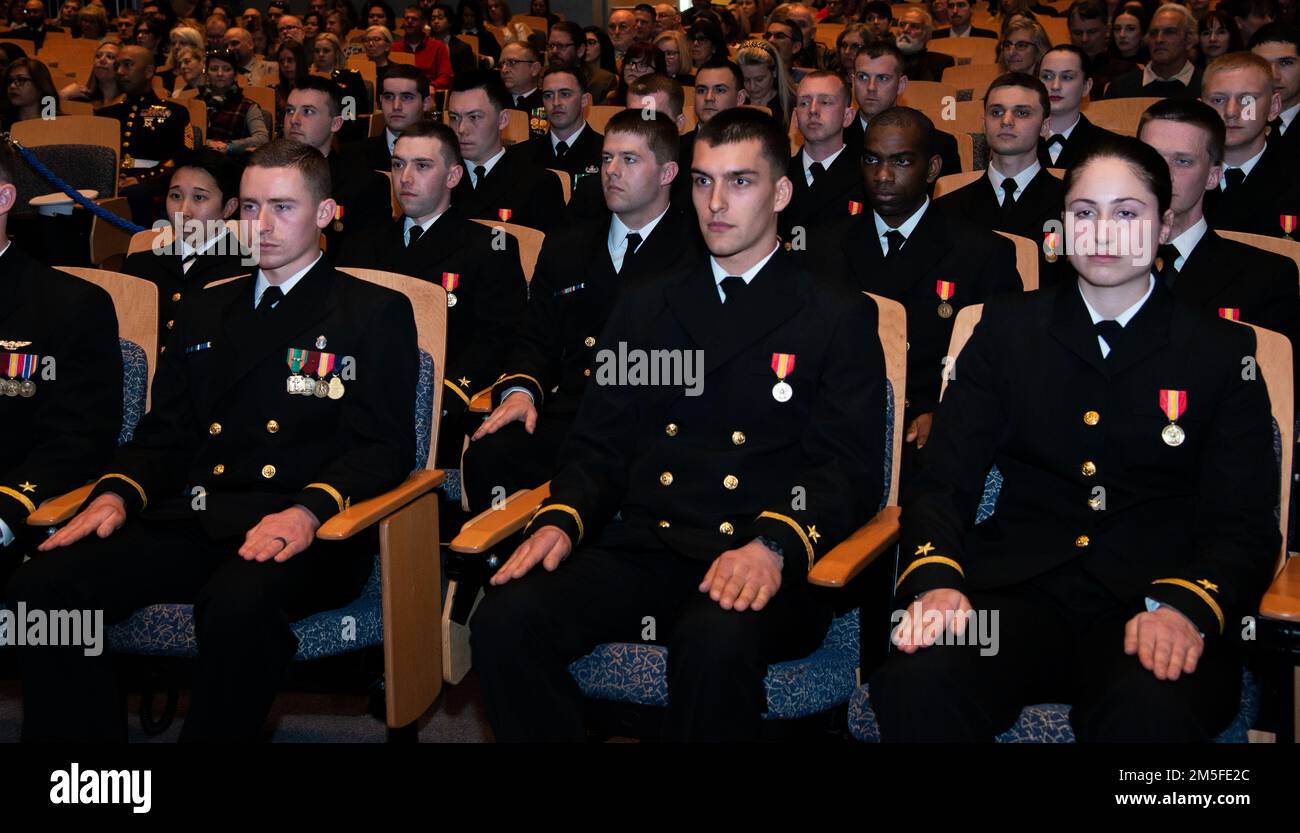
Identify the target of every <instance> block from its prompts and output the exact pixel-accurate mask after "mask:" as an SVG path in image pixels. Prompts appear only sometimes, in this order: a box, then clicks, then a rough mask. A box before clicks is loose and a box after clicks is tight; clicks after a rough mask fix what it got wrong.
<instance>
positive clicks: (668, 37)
mask: <svg viewBox="0 0 1300 833" xmlns="http://www.w3.org/2000/svg"><path fill="white" fill-rule="evenodd" d="M655 48H656V49H658V50H659V51H660V52H662V53H663V55H664V67H665V68H666V69H667V74H668V76H669V77H671V78H675V79H677V82H678V83H679V84H683V85H686V84H694V83H695V63H694V62H693V61H692V60H691V44H690V42H689V41H688V40H687V39H686V33H685V32H683V31H682V30H681V29H669V30H667V31H664V32H660V33H659V35H658V36H657V37H656V38H655Z"/></svg>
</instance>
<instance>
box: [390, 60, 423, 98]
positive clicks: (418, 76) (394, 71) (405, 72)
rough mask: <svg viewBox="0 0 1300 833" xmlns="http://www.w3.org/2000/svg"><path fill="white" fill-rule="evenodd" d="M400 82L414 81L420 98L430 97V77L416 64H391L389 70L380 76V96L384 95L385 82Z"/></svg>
mask: <svg viewBox="0 0 1300 833" xmlns="http://www.w3.org/2000/svg"><path fill="white" fill-rule="evenodd" d="M390 78H392V79H394V80H400V81H414V82H415V89H416V90H418V91H419V93H420V98H427V97H428V96H429V76H427V75H425V74H424V72H423V71H421V70H420V69H419V68H418V67H417V66H415V65H414V64H398V63H393V62H391V61H390V62H389V64H388V68H387V69H385V70H384V72H383V74H382V75H380V76H379V94H380V95H383V94H384V82H385V81H387V80H388V79H390Z"/></svg>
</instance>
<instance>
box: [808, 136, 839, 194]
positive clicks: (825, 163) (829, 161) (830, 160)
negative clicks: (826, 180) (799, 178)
mask: <svg viewBox="0 0 1300 833" xmlns="http://www.w3.org/2000/svg"><path fill="white" fill-rule="evenodd" d="M844 147H845V146H844V145H840V149H839V150H837V151H835V152H834V153H832V154H831V155H830V156H827V157H826V158H825V159H821V160H816V159H813V158H812V157H811V156H809V155H808V148H807V146H805V147H804V149H803V150H801V151H799V155H800V157H802V158H801V160H800V161H802V162H803V175H804V180H805V181H806V182H807V183H808V184H809V185H812V184H813V175H812V172H811V171H810V170H809V169H810V168H811V167H812V164H813V162H817V161H820V162H821V166H822V168H823V169H826V170H829V169H830V167H831V165H834V164H835V160H836V159H838V158H839V156H840V154H841V153H843V152H844Z"/></svg>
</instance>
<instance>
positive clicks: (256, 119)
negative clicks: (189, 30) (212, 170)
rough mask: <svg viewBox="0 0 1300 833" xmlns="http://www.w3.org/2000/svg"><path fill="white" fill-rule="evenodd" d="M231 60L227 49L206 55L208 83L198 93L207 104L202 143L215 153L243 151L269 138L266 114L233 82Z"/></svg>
mask: <svg viewBox="0 0 1300 833" xmlns="http://www.w3.org/2000/svg"><path fill="white" fill-rule="evenodd" d="M235 61H236V58H235V56H234V55H231V54H230V53H229V52H213V53H212V54H211V55H209V56H208V65H207V66H208V85H207V87H206V88H205V89H204V90H203V92H202V94H201V95H200V97H201V98H202V99H203V101H204V102H205V103H206V104H207V105H208V124H207V131H206V132H205V133H204V134H203V143H204V144H205V145H206V146H207V147H209V148H211V149H212V150H215V151H218V152H219V153H230V154H244V153H250V152H252V151H254V150H256V149H257V148H259V147H261V146H262V145H264V144H266V143H267V142H269V141H271V135H270V129H269V128H268V127H267V121H268V119H269V118H270V114H264V113H263V112H262V108H261V107H258V106H257V103H256V102H254V101H253V100H252V99H250V98H247V97H245V96H244V91H243V90H242V89H240V87H239V85H238V84H236V83H235Z"/></svg>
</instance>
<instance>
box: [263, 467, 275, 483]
mask: <svg viewBox="0 0 1300 833" xmlns="http://www.w3.org/2000/svg"><path fill="white" fill-rule="evenodd" d="M262 476H263V477H265V478H266V479H267V480H270V479H271V478H272V477H275V466H271V465H266V466H262Z"/></svg>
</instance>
